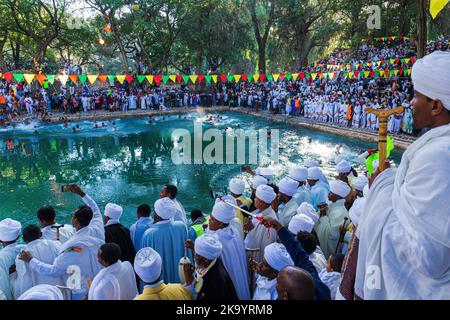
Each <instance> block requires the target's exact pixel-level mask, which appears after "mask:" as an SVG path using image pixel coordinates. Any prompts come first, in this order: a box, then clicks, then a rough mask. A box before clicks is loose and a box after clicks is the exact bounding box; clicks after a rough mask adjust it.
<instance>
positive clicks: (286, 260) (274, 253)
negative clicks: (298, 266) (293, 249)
mask: <svg viewBox="0 0 450 320" xmlns="http://www.w3.org/2000/svg"><path fill="white" fill-rule="evenodd" d="M264 259H265V260H266V261H267V263H268V264H269V266H270V267H271V268H272V269H275V270H277V271H280V270H281V269H283V268H284V267H285V266H293V265H294V261H293V260H292V258H291V256H290V255H289V252H287V250H286V247H285V246H284V245H282V244H281V243H277V242H274V243H271V244H269V245H268V246H266V247H265V248H264Z"/></svg>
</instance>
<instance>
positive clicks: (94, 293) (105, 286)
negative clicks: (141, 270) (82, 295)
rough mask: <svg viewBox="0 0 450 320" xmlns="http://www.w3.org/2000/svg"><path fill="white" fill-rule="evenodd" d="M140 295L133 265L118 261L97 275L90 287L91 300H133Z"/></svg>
mask: <svg viewBox="0 0 450 320" xmlns="http://www.w3.org/2000/svg"><path fill="white" fill-rule="evenodd" d="M137 295H138V289H137V285H136V276H135V274H134V269H133V267H132V265H131V264H130V263H129V262H128V261H125V262H121V261H120V260H119V261H117V262H116V263H115V264H113V265H110V266H109V267H106V268H104V269H102V270H100V272H99V273H98V274H97V275H96V276H95V278H94V280H93V281H92V285H91V287H90V289H89V296H88V299H89V300H133V299H134V297H136V296H137Z"/></svg>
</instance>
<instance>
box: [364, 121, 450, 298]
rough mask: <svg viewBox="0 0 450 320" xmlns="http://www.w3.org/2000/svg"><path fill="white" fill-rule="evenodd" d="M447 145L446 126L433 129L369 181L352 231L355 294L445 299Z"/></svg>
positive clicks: (448, 268) (448, 265)
mask: <svg viewBox="0 0 450 320" xmlns="http://www.w3.org/2000/svg"><path fill="white" fill-rule="evenodd" d="M449 146H450V125H444V126H440V127H437V128H434V129H432V130H430V131H428V132H427V133H426V134H424V135H423V136H422V137H420V138H419V139H417V140H416V141H415V142H414V143H413V144H411V145H410V146H409V147H408V149H407V150H406V152H405V153H404V154H403V157H402V161H401V163H400V166H399V167H398V169H397V170H394V169H387V170H385V171H384V172H383V173H381V174H380V175H379V176H378V177H377V178H376V179H375V181H374V184H373V185H372V186H371V188H370V192H369V196H368V198H367V202H366V206H365V208H364V213H363V215H362V216H361V218H360V223H359V226H358V229H357V232H356V235H357V236H358V238H359V240H360V241H359V253H358V265H357V273H356V282H355V293H356V294H357V295H358V296H360V297H361V298H363V299H366V300H369V299H406V300H409V299H438V300H441V299H450V290H449V289H448V288H450V215H448V214H447V213H448V210H449V208H450V197H449V194H450V179H448V176H447V175H446V174H443V173H446V172H450V147H449ZM430 163H431V164H432V165H431V164H430ZM373 266H376V267H377V269H376V270H375V272H377V278H376V279H377V280H379V281H377V282H376V283H375V284H373V281H372V280H373V279H374V278H373V273H374V267H373Z"/></svg>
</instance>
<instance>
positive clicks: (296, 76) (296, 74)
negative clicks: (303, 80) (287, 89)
mask: <svg viewBox="0 0 450 320" xmlns="http://www.w3.org/2000/svg"><path fill="white" fill-rule="evenodd" d="M297 78H298V73H293V74H292V79H294V81H297Z"/></svg>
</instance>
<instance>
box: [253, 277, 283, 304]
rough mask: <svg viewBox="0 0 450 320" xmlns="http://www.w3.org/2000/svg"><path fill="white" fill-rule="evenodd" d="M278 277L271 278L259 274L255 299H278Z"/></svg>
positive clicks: (254, 294)
mask: <svg viewBox="0 0 450 320" xmlns="http://www.w3.org/2000/svg"><path fill="white" fill-rule="evenodd" d="M276 287H277V278H275V279H272V280H269V279H268V278H266V277H263V276H261V275H258V278H256V288H255V292H254V293H253V300H277V299H278V293H277V288H276Z"/></svg>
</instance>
